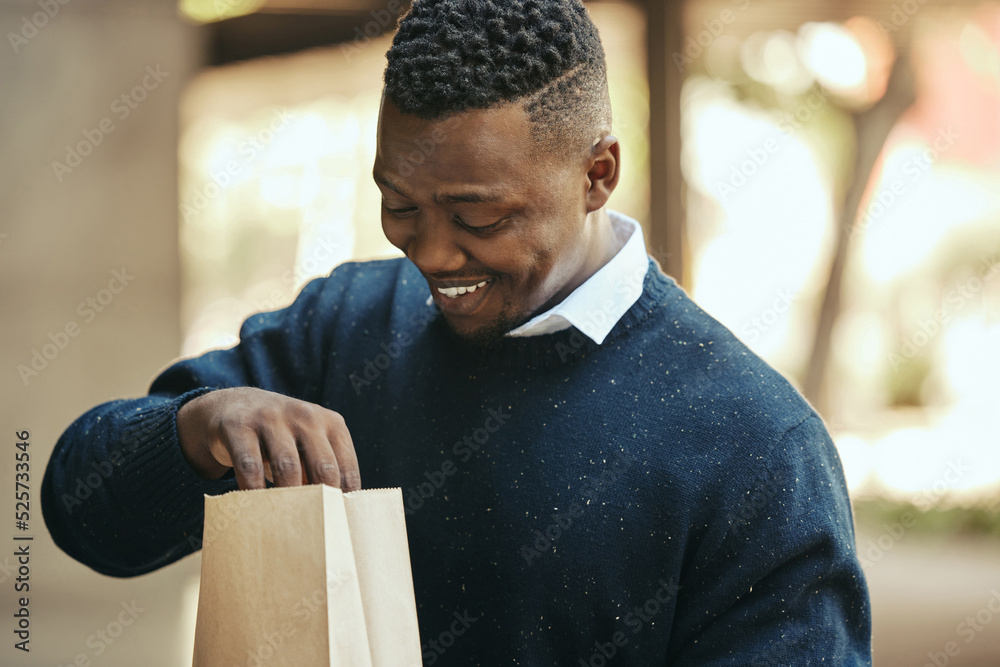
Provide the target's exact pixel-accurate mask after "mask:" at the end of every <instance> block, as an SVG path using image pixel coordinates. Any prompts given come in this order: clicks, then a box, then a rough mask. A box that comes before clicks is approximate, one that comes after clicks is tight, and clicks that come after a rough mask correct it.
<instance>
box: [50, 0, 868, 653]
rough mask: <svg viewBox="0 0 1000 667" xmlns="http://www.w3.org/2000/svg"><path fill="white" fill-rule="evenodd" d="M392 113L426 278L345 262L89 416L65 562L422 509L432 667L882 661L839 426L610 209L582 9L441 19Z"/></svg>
mask: <svg viewBox="0 0 1000 667" xmlns="http://www.w3.org/2000/svg"><path fill="white" fill-rule="evenodd" d="M379 121H380V122H379V129H378V150H377V157H376V160H375V165H374V171H373V176H374V179H375V182H376V184H377V185H378V187H379V189H380V190H381V192H382V197H383V201H382V227H383V230H384V232H385V234H386V236H387V238H388V239H389V240H390V241H391V242H392V243H393V244H394V245H396V246H397V247H399V248H400V249H402V250H403V252H404V253H405V255H406V258H399V259H392V260H382V261H373V262H364V263H347V264H344V265H341V266H339V267H338V268H337V269H335V270H334V271H333V272H332V273H331V275H330V276H329V277H327V278H322V279H317V280H314V281H312V282H310V283H309V284H308V285H306V286H305V287H304V288H303V290H302V292H301V293H300V294H299V296H298V297H297V299H296V301H295V303H293V304H292V305H291V306H290V307H288V308H286V309H284V310H281V311H278V312H275V313H264V314H260V315H256V316H253V317H251V318H250V319H248V320H247V322H246V323H245V324H244V326H243V328H242V330H241V333H240V337H241V341H240V344H239V345H238V346H236V347H235V348H233V349H230V350H223V351H215V352H210V353H208V354H205V355H203V356H201V357H199V358H196V359H188V360H184V361H180V362H179V363H176V364H175V365H173V366H171V367H170V368H168V369H167V370H166V371H165V372H163V373H162V374H161V375H160V376H159V377H158V378H156V380H155V381H154V382H153V384H152V386H151V388H150V392H149V395H148V396H146V397H143V398H137V399H133V400H120V401H112V402H110V403H105V404H103V405H100V406H97V407H96V408H94V409H92V410H91V411H89V412H87V413H86V414H84V415H83V416H82V417H80V418H79V419H78V420H77V421H76V422H75V423H74V424H73V425H72V426H70V428H69V429H67V431H66V432H65V433H64V434H63V436H62V438H61V439H60V441H59V443H58V445H57V448H56V451H55V453H54V454H53V457H52V460H51V462H50V464H49V467H48V470H47V472H46V477H45V481H44V485H43V498H44V501H43V502H44V505H43V507H44V511H45V518H46V521H47V523H48V525H49V528H50V530H51V532H52V535H53V538H54V539H55V540H56V542H57V544H59V545H60V547H61V548H63V549H64V550H65V551H66V552H67V553H68V554H70V555H71V556H73V557H74V558H77V559H79V560H80V561H82V562H84V563H86V564H88V565H89V566H91V567H92V568H94V569H95V570H97V571H99V572H103V573H105V574H109V575H113V576H132V575H137V574H141V573H144V572H148V571H150V570H153V569H155V568H158V567H161V566H163V565H165V564H167V563H170V562H173V561H175V560H177V559H178V558H181V557H183V556H184V555H186V554H188V553H190V552H191V551H192V550H194V549H195V548H197V547H198V546H199V545H200V535H201V530H202V521H203V514H202V507H203V502H202V494H205V493H208V494H219V493H224V492H226V491H229V490H232V489H235V488H237V487H239V488H261V487H264V486H265V485H267V484H268V481H267V480H272V481H273V483H274V484H275V485H278V486H285V485H296V484H300V483H306V482H309V483H316V482H325V483H329V484H332V485H334V486H340V487H341V488H343V489H345V490H351V489H357V488H360V487H361V484H362V482H363V483H364V485H365V486H366V487H380V486H400V487H402V488H403V490H404V498H405V502H406V505H407V531H408V535H409V539H410V553H411V560H412V567H413V577H414V586H415V589H416V597H417V603H418V615H419V620H420V628H421V638H422V642H423V651H424V661H425V664H427V665H432V664H440V665H463V666H468V665H498V664H520V665H553V664H558V665H604V664H607V663H609V662H610V661H612V660H615V659H617V661H618V663H619V664H622V665H665V664H676V665H753V664H768V665H770V664H783V665H785V664H788V665H804V664H819V663H822V664H829V665H863V664H870V609H869V603H868V597H867V588H866V586H865V582H864V578H863V575H862V572H861V569H860V567H859V564H858V560H857V558H856V555H855V552H854V533H853V525H852V516H851V509H850V505H849V502H848V497H847V491H846V486H845V483H844V478H843V474H842V470H841V467H840V462H839V460H838V458H837V454H836V451H835V449H834V447H833V444H832V442H831V440H830V438H829V435H828V434H827V432H826V430H825V428H824V426H823V424H822V422H821V420H820V419H819V417H818V416H817V415H816V413H815V412H814V411H813V410H812V409H811V408H810V406H809V405H808V404H807V403H806V402H805V401H804V400H803V399H802V397H801V396H800V395H799V394H798V393H797V392H796V391H795V390H794V389H793V388H792V387H791V386H790V385H789V384H788V383H787V382H786V381H785V380H784V379H783V378H781V377H780V376H779V375H778V374H777V373H776V372H775V371H773V370H772V369H771V368H769V367H768V366H767V365H766V364H765V363H764V362H763V361H761V360H760V359H759V358H757V357H756V356H754V355H753V354H752V353H751V352H750V351H749V350H748V349H747V348H746V347H745V346H743V345H742V344H741V343H740V342H739V341H738V340H737V339H736V338H735V337H734V336H733V335H732V334H731V333H730V332H729V331H728V330H726V329H725V328H724V327H722V326H721V325H720V324H719V323H717V322H716V321H714V320H713V319H712V318H710V317H709V316H708V315H706V314H705V313H704V312H702V311H701V310H700V309H699V308H698V307H697V306H696V305H695V304H694V303H693V302H692V301H691V300H690V299H689V298H688V297H687V296H686V294H685V293H684V292H683V291H682V290H681V289H679V288H678V287H677V286H676V285H675V284H674V283H673V281H671V280H670V279H669V278H667V277H666V276H664V275H663V274H662V273H661V272H660V271H659V268H658V267H657V265H656V264H655V262H653V261H651V260H650V258H649V257H648V256H647V255H646V253H645V249H644V244H643V239H642V233H641V230H640V228H639V227H638V225H637V224H636V223H635V221H634V220H630V219H628V218H626V217H625V216H622V215H620V214H618V213H615V212H613V211H607V210H606V209H605V204H606V202H607V200H608V197H609V196H610V195H611V193H612V191H613V190H614V189H615V186H616V184H617V182H618V178H619V174H620V170H621V159H620V153H619V147H618V142H617V140H616V139H615V138H614V136H613V135H611V133H610V131H611V116H610V104H609V102H608V94H607V82H606V73H605V66H604V52H603V49H602V47H601V44H600V40H599V37H598V35H597V31H596V29H595V27H594V26H593V24H592V23H591V21H590V18H589V16H588V15H587V12H586V10H585V9H584V8H583V6H582V5H581V4H580V2H579V1H578V0H561V1H551V2H541V1H537V0H514V1H506V2H502V3H501V2H493V1H491V0H422V1H421V0H418V2H416V3H414V5H413V8H412V9H411V11H410V12H409V13H408V14H407V15H406V16H405V17H404V18H403V19H402V20H401V22H400V25H399V29H398V32H397V34H396V36H395V38H394V41H393V45H392V48H391V49H390V51H389V52H388V66H387V69H386V73H385V90H384V95H383V100H382V106H381V110H380V117H379ZM428 290H429V292H430V297H429V298H428ZM108 463H110V464H111V467H112V468H113V470H112V472H111V473H110V474H109V475H108V476H107V479H106V481H105V482H104V484H103V485H102V486H101V487H100V488H98V489H97V490H96V491H95V492H94V494H93V495H92V496H91V497H89V498H87V499H85V500H81V499H79V498H76V497H74V496H73V495H72V494H73V491H72V483H73V481H74V480H75V479H77V478H78V477H79V476H80V475H85V474H86V472H89V470H90V469H92V468H94V467H95V466H96V467H100V466H101V465H107V464H108ZM455 619H459V620H460V621H461V623H460V624H459V625H460V628H459V629H460V630H461V633H460V634H459V633H458V632H457V631H456V630H455V628H456V626H455V623H456V620H455Z"/></svg>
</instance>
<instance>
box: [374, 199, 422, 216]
mask: <svg viewBox="0 0 1000 667" xmlns="http://www.w3.org/2000/svg"><path fill="white" fill-rule="evenodd" d="M382 208H383V209H384V210H385V211H387V212H389V213H391V214H393V215H407V214H408V213H413V212H414V211H416V210H417V207H416V206H404V207H402V208H392V207H390V206H388V205H387V204H386V203H385V202H382Z"/></svg>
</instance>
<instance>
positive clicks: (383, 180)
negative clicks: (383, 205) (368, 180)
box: [372, 173, 406, 197]
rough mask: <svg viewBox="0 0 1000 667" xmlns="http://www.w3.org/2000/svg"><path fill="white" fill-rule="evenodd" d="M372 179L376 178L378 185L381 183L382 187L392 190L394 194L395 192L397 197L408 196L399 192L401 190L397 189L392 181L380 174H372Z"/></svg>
mask: <svg viewBox="0 0 1000 667" xmlns="http://www.w3.org/2000/svg"><path fill="white" fill-rule="evenodd" d="M372 178H374V179H375V182H376V183H379V184H380V185H384V186H385V187H387V188H389V189H390V190H392V191H393V192H395V193H396V194H397V195H399V196H400V197H405V196H406V195H404V194H403V193H402V192H400V191H399V188H397V187H396V186H395V185H394V184H393V182H392V181H390V180H389V179H388V178H386V177H385V176H383V175H382V174H379V173H373V174H372Z"/></svg>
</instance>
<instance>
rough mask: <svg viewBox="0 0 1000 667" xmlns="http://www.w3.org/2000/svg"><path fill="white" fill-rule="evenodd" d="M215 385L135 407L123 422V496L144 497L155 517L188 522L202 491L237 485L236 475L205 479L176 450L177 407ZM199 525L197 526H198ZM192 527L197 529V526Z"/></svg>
mask: <svg viewBox="0 0 1000 667" xmlns="http://www.w3.org/2000/svg"><path fill="white" fill-rule="evenodd" d="M214 390H215V388H214V387H200V388H198V389H194V390H192V391H189V392H187V393H184V394H181V395H180V396H177V397H176V398H171V399H163V398H161V397H157V396H150V398H161V402H156V403H152V404H150V405H148V406H144V407H140V408H136V410H135V411H134V412H132V413H131V414H129V415H128V416H127V417H126V418H125V419H124V421H123V423H122V427H123V428H124V435H123V438H122V440H123V451H122V453H123V456H122V458H121V460H120V463H119V464H118V465H119V468H121V469H122V470H121V472H122V473H123V474H122V480H123V482H124V487H125V489H124V493H125V495H124V497H125V498H144V499H145V501H144V503H143V504H144V506H146V507H149V508H153V511H154V512H155V514H156V515H157V517H158V519H159V521H162V522H165V523H167V524H180V525H184V526H188V527H191V526H193V525H198V524H200V522H201V521H202V519H203V517H204V512H205V501H204V496H205V495H206V494H208V495H219V494H222V493H226V492H227V491H232V490H234V489H236V488H237V483H236V480H235V479H217V480H211V479H205V478H203V477H201V476H200V475H198V473H197V472H195V470H194V468H192V467H191V464H189V463H188V462H187V459H185V458H184V454H183V453H182V452H181V448H180V439H179V437H178V435H177V412H178V410H180V409H181V407H182V406H183V405H184V404H185V403H187V402H188V401H190V400H192V399H195V398H197V397H198V396H201V395H203V394H207V393H208V392H210V391H214ZM197 529H200V525H198V528H197ZM197 529H196V530H197Z"/></svg>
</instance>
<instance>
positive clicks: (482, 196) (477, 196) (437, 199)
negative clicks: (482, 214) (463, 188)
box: [372, 173, 503, 206]
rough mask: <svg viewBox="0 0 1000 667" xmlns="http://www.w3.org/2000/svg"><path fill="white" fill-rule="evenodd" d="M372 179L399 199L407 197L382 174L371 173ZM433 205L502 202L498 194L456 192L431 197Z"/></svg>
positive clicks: (500, 195) (501, 196) (501, 197)
mask: <svg viewBox="0 0 1000 667" xmlns="http://www.w3.org/2000/svg"><path fill="white" fill-rule="evenodd" d="M372 178H373V179H375V182H376V183H379V184H381V185H384V186H385V187H387V188H389V189H390V190H392V191H393V192H395V193H396V194H397V195H399V196H400V197H407V198H409V197H408V195H406V194H405V193H403V192H402V191H401V190H400V189H399V188H398V187H396V185H395V184H394V183H393V182H392V181H390V180H389V179H388V178H386V177H385V176H383V175H382V174H378V173H373V174H372ZM432 199H433V201H434V203H435V204H437V205H439V206H444V205H446V204H493V203H496V202H499V201H503V195H502V194H500V193H499V192H456V193H453V194H442V195H437V194H436V195H434V196H433V197H432Z"/></svg>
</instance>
